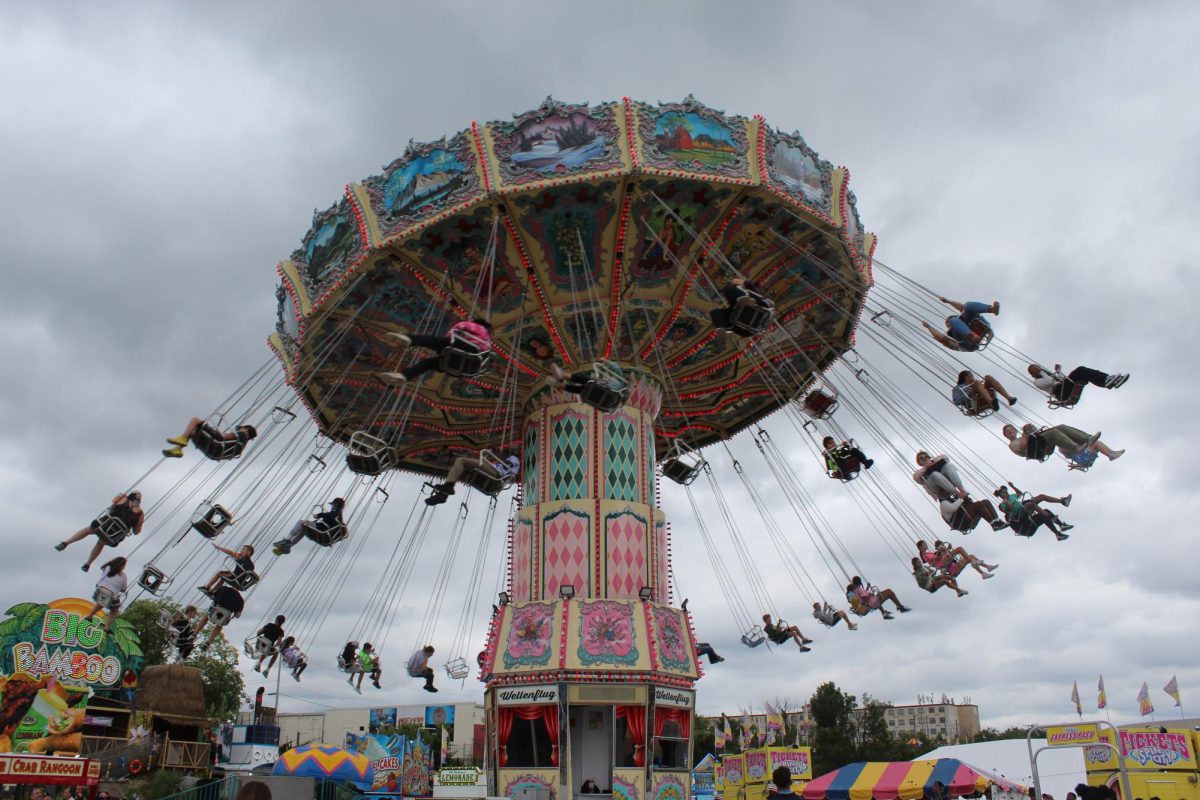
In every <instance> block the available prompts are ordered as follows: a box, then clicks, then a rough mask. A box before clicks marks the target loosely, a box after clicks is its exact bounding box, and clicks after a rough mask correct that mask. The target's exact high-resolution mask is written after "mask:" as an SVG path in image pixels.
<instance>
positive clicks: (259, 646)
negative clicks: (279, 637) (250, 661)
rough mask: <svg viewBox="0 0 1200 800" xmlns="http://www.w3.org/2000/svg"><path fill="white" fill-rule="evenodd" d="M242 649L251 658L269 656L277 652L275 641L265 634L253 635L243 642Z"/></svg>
mask: <svg viewBox="0 0 1200 800" xmlns="http://www.w3.org/2000/svg"><path fill="white" fill-rule="evenodd" d="M242 649H243V650H245V651H246V655H248V656H250V657H251V658H257V657H259V656H269V655H271V654H272V653H274V652H275V643H274V642H272V641H271V640H270V639H268V638H267V637H265V636H251V637H249V638H248V639H246V641H245V642H243V643H242Z"/></svg>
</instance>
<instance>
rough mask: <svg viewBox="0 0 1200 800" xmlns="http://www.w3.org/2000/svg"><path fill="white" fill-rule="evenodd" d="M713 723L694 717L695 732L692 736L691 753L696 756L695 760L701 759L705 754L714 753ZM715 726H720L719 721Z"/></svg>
mask: <svg viewBox="0 0 1200 800" xmlns="http://www.w3.org/2000/svg"><path fill="white" fill-rule="evenodd" d="M713 724H714V723H713V721H712V720H710V719H705V718H704V717H696V730H695V732H694V733H693V734H692V735H693V737H694V741H695V744H694V746H693V749H692V752H693V753H695V754H696V756H697V760H699V759H700V758H702V757H703V756H704V755H706V754H707V753H712V752H715V751H716V746H717V734H716V731H715V730H714V729H713ZM716 724H718V725H719V724H720V721H719V720H718V722H717V723H716Z"/></svg>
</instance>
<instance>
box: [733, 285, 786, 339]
mask: <svg viewBox="0 0 1200 800" xmlns="http://www.w3.org/2000/svg"><path fill="white" fill-rule="evenodd" d="M774 318H775V304H774V303H772V302H771V301H770V300H768V299H767V298H765V297H763V296H762V295H760V294H756V293H754V292H750V293H747V294H744V295H742V296H741V297H739V298H738V300H737V302H736V303H734V304H733V306H732V307H731V308H730V309H729V330H731V331H733V332H734V333H736V334H737V335H738V336H744V337H750V336H758V335H759V334H760V333H763V332H764V331H766V329H767V328H768V327H770V325H771V321H772V320H773V319H774Z"/></svg>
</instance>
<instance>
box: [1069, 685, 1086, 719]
mask: <svg viewBox="0 0 1200 800" xmlns="http://www.w3.org/2000/svg"><path fill="white" fill-rule="evenodd" d="M1071 702H1072V703H1074V704H1075V713H1076V714H1078V715H1079V716H1081V717H1082V716H1083V706H1081V705H1080V704H1079V681H1071Z"/></svg>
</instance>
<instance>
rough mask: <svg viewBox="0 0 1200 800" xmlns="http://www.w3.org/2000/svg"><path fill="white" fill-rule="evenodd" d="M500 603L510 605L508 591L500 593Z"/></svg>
mask: <svg viewBox="0 0 1200 800" xmlns="http://www.w3.org/2000/svg"><path fill="white" fill-rule="evenodd" d="M500 605H502V606H506V605H508V592H501V593H500Z"/></svg>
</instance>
